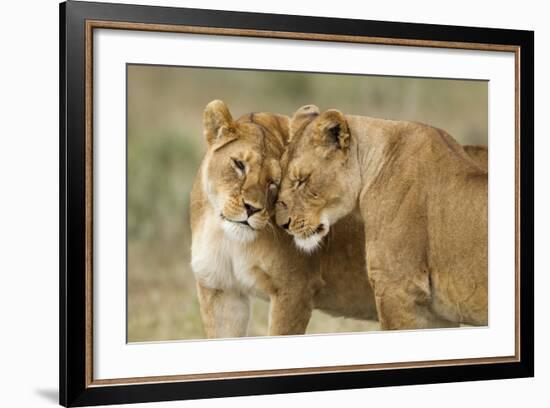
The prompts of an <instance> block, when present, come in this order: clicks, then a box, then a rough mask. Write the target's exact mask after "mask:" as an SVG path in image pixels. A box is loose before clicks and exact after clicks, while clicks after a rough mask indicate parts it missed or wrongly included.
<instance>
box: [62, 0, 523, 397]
mask: <svg viewBox="0 0 550 408" xmlns="http://www.w3.org/2000/svg"><path fill="white" fill-rule="evenodd" d="M59 12H60V13H59V19H60V43H59V46H60V77H59V80H60V122H59V127H60V145H59V149H60V174H59V177H60V179H59V180H60V209H59V211H60V243H59V244H60V254H59V260H60V275H59V278H60V281H59V284H60V298H59V302H60V303H59V305H60V307H59V319H60V326H59V327H60V333H59V335H60V345H59V352H60V364H59V369H60V383H59V387H60V403H61V404H62V405H64V406H85V405H100V404H122V403H134V402H148V401H167V400H177V399H196V398H215V397H228V396H244V395H258V394H275V393H292V392H304V391H322V390H339V389H353V388H366V387H383V386H396V385H410V384H427V383H445V382H457V381H475V380H488V379H504V378H519V377H531V376H533V375H534V299H533V298H534V242H533V241H534V202H533V199H534V33H533V32H532V31H519V30H504V29H492V28H491V29H489V28H474V27H459V26H443V25H431V24H412V23H396V22H382V21H364V20H352V19H337V18H319V17H305V16H292V15H274V14H256V13H243V12H228V11H213V10H199V9H184V8H169V7H153V6H137V5H122V4H107V3H91V2H78V1H68V2H65V3H62V4H61V5H60V9H59ZM90 20H100V21H113V22H128V23H147V24H161V25H187V26H196V27H217V28H224V29H225V28H226V29H244V30H260V31H270V32H291V33H315V34H323V35H329V36H330V35H343V36H359V37H360V36H368V37H371V38H385V39H407V40H422V41H439V42H459V43H463V44H469V43H471V44H494V45H506V46H514V47H519V51H520V52H519V53H518V54H517V55H519V58H520V59H519V64H520V66H521V69H520V71H519V78H518V83H517V85H519V101H518V110H517V111H518V112H519V124H518V125H517V126H518V128H519V132H520V134H521V140H522V143H521V147H520V148H519V150H518V152H517V154H518V156H517V157H516V163H517V166H519V169H520V172H519V174H520V179H519V183H518V184H517V186H518V189H519V191H517V192H516V193H517V194H518V195H519V197H520V199H521V209H520V213H519V220H518V221H519V223H518V225H519V242H518V243H519V245H520V247H521V253H520V256H519V259H517V261H516V262H517V266H518V267H519V270H520V273H519V282H518V287H519V304H518V306H519V307H518V309H519V316H518V317H519V330H518V336H519V339H520V341H519V355H520V358H519V360H518V361H514V362H505V363H498V362H497V363H493V364H461V365H441V366H428V367H415V368H395V369H384V370H368V371H347V372H327V373H314V374H297V375H288V376H276V375H273V376H269V375H268V376H258V377H252V378H251V377H247V378H228V379H217V380H204V379H203V380H196V381H176V382H159V383H144V384H124V385H102V386H90V384H87V380H86V378H87V377H86V376H87V372H86V366H87V361H86V359H87V354H86V347H87V343H86V339H87V327H86V324H87V323H86V322H87V320H86V310H87V307H88V306H89V304H88V302H90V301H91V299H89V296H87V289H86V274H85V265H86V200H87V194H86V188H85V186H86V164H85V163H86V154H87V153H86V152H87V149H86V139H85V134H86V114H85V113H86V64H85V61H86V42H85V35H86V22H87V21H90Z"/></svg>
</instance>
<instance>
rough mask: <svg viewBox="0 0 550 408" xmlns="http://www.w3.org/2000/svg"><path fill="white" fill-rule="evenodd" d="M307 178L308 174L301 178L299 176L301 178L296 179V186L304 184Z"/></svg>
mask: <svg viewBox="0 0 550 408" xmlns="http://www.w3.org/2000/svg"><path fill="white" fill-rule="evenodd" d="M308 179H309V176H308V177H303V178H301V179H298V180H297V181H296V187H301V186H303V185H304V184H306V182H307V181H308Z"/></svg>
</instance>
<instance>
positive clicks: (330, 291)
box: [191, 101, 377, 338]
mask: <svg viewBox="0 0 550 408" xmlns="http://www.w3.org/2000/svg"><path fill="white" fill-rule="evenodd" d="M204 129H205V137H206V139H207V142H208V149H207V152H206V154H205V157H204V159H203V162H202V164H201V167H200V169H199V172H198V174H197V177H196V179H195V183H194V186H193V190H192V193H191V229H192V267H193V272H194V274H195V277H196V281H197V293H198V298H199V303H200V307H201V316H202V320H203V325H204V328H205V332H206V335H207V337H209V338H215V337H236V336H245V335H246V334H247V325H248V320H249V315H250V301H249V299H250V297H251V296H259V297H261V298H264V299H267V300H269V301H270V317H269V333H268V334H269V335H280V334H302V333H304V332H305V330H306V327H307V324H308V322H309V319H310V316H311V312H312V309H313V308H318V309H321V310H324V311H325V312H328V313H330V314H333V315H337V316H346V317H353V318H357V319H370V320H372V319H374V320H376V319H377V315H376V305H375V302H374V295H373V292H372V289H371V287H370V283H369V280H368V277H367V274H366V265H365V261H364V259H365V255H364V247H365V246H364V232H363V227H362V224H361V223H357V222H356V221H355V220H353V219H352V218H351V217H344V218H343V219H342V220H340V221H339V222H338V223H337V224H336V225H334V227H333V228H332V229H331V231H330V234H328V236H327V237H326V239H325V240H324V242H323V243H322V244H321V248H320V250H319V251H318V252H316V253H315V255H314V256H308V255H306V254H304V253H302V252H301V251H299V250H298V249H297V248H296V247H295V246H294V244H293V242H292V238H291V237H290V236H289V235H288V234H286V233H285V232H284V231H282V230H281V229H279V228H277V227H274V226H273V224H272V223H271V221H270V216H271V215H273V214H274V203H275V199H276V193H277V191H275V195H274V196H273V189H274V188H273V186H272V184H275V186H278V185H279V184H280V177H281V169H280V165H279V161H280V158H281V156H282V154H283V151H284V148H285V146H286V143H287V142H288V137H289V118H288V117H285V116H281V115H276V114H269V113H256V114H249V115H244V116H242V117H241V118H240V119H239V120H237V121H234V120H233V119H232V117H231V114H230V113H229V110H228V109H227V107H226V106H225V104H223V102H221V101H214V102H211V103H210V104H209V105H208V106H207V107H206V109H205V113H204ZM234 159H238V160H240V161H242V163H243V165H244V166H245V167H246V172H245V173H244V174H242V172H241V171H240V170H239V168H238V166H237V167H236V164H235V162H234ZM275 190H276V188H275ZM245 203H248V204H251V205H253V206H254V207H255V208H257V209H258V210H259V211H257V212H256V213H254V214H253V215H251V216H250V217H248V216H247V212H246V209H245V205H244V204H245ZM244 220H248V222H249V224H250V226H252V227H253V228H254V230H252V229H251V228H250V227H247V226H245V225H243V224H240V223H238V222H233V221H244ZM227 223H232V224H227ZM233 224H235V225H233ZM233 228H236V229H235V230H234V229H233Z"/></svg>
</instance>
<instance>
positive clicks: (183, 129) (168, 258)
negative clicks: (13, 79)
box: [127, 65, 488, 342]
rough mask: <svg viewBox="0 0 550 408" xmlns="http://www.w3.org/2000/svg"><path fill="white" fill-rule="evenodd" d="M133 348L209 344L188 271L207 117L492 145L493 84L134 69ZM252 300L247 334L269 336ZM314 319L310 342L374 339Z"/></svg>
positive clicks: (334, 321)
mask: <svg viewBox="0 0 550 408" xmlns="http://www.w3.org/2000/svg"><path fill="white" fill-rule="evenodd" d="M127 75H128V89H127V92H128V316H127V319H128V323H127V324H128V341H129V342H136V341H157V340H177V339H196V338H203V337H204V334H203V330H202V326H201V321H200V316H199V306H198V302H197V297H196V294H195V286H194V285H195V283H194V278H193V274H192V271H191V268H190V247H191V233H190V227H189V194H190V190H191V185H192V183H193V179H194V177H195V173H196V171H197V168H198V166H199V164H200V160H201V159H202V156H203V154H204V152H205V143H204V140H203V137H202V111H203V109H204V107H205V106H206V104H207V103H208V102H210V101H211V100H213V99H221V100H223V101H224V102H225V103H226V104H227V106H228V107H229V108H230V110H231V113H232V114H233V117H234V118H235V119H236V118H238V117H239V116H241V115H243V114H246V113H248V112H261V111H264V112H278V113H282V114H286V115H292V113H293V112H294V111H295V110H296V109H297V108H298V107H300V106H302V105H305V104H310V103H313V104H316V105H317V106H319V108H320V109H321V110H325V109H328V108H338V109H340V110H341V111H343V112H345V113H348V114H358V115H366V116H375V117H381V118H387V119H396V120H413V121H420V122H425V123H429V124H431V125H434V126H436V127H439V128H442V129H445V130H446V131H447V132H449V133H450V134H451V135H453V136H454V137H455V138H456V139H457V140H458V141H459V142H460V143H462V144H487V120H488V117H487V116H488V115H487V102H488V101H487V98H488V88H487V82H482V81H464V80H441V79H418V78H395V77H375V76H357V75H332V74H331V75H328V74H311V73H293V72H273V71H248V70H228V69H205V68H185V67H162V66H143V65H128V67H127ZM267 314H268V306H267V304H266V302H263V301H259V300H257V301H254V303H253V316H252V320H251V324H250V335H252V336H257V335H265V334H266V332H267ZM377 327H378V326H377V324H376V323H374V322H362V321H356V320H352V319H344V318H334V317H330V316H328V315H325V314H323V313H321V312H317V311H316V312H315V313H314V316H313V318H312V320H311V322H310V324H309V326H308V333H330V332H351V331H364V330H375V329H377Z"/></svg>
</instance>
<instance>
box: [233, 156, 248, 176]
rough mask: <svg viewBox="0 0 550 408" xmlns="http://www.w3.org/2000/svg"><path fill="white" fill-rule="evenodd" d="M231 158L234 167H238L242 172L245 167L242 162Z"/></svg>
mask: <svg viewBox="0 0 550 408" xmlns="http://www.w3.org/2000/svg"><path fill="white" fill-rule="evenodd" d="M231 160H233V164H234V165H235V167H236V168H237V169H239V170H240V171H241V172H242V173H244V169H245V167H244V163H243V162H242V161H240V160H237V159H231Z"/></svg>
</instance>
